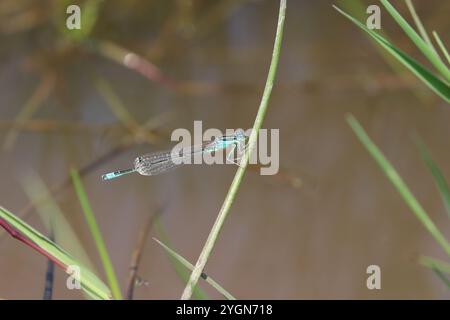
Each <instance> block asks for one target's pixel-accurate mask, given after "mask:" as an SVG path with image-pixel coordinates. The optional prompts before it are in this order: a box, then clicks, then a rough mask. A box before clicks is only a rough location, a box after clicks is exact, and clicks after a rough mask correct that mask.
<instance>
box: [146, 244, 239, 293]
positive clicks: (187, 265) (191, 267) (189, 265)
mask: <svg viewBox="0 0 450 320" xmlns="http://www.w3.org/2000/svg"><path fill="white" fill-rule="evenodd" d="M153 240H155V241H156V242H157V243H158V244H159V245H160V246H161V247H163V248H164V249H165V250H166V252H167V253H168V254H169V256H170V257H172V258H174V259H175V260H176V261H178V262H179V263H181V264H182V265H183V266H184V267H185V268H186V269H189V270H191V271H192V270H194V265H193V264H192V263H190V262H189V261H187V260H186V259H185V258H183V257H182V256H181V255H179V254H178V253H177V252H175V251H174V250H172V249H170V248H169V247H168V246H166V245H165V244H164V243H162V242H161V241H159V240H158V239H156V238H153ZM202 278H203V279H205V281H206V282H208V283H209V284H210V285H211V286H212V287H213V288H214V289H216V290H217V291H218V292H219V293H221V294H222V295H223V296H224V297H225V298H227V299H228V300H236V298H235V297H233V296H232V295H231V294H230V293H229V292H228V291H227V290H225V289H224V288H223V287H222V286H221V285H220V284H218V283H217V282H216V281H215V280H214V279H212V278H211V277H210V276H208V275H206V274H203V275H202Z"/></svg>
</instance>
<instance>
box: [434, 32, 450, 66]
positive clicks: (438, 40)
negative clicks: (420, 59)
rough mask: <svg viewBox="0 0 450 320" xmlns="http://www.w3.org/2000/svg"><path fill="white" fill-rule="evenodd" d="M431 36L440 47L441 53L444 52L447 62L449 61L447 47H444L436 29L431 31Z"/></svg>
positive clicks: (449, 56) (449, 55)
mask: <svg viewBox="0 0 450 320" xmlns="http://www.w3.org/2000/svg"><path fill="white" fill-rule="evenodd" d="M433 36H434V39H435V40H436V42H437V44H438V45H439V48H440V49H441V51H442V53H443V54H444V57H445V59H447V62H448V63H450V54H449V53H448V51H447V48H446V47H445V45H444V43H443V42H442V40H441V38H440V37H439V35H438V34H437V32H436V31H433Z"/></svg>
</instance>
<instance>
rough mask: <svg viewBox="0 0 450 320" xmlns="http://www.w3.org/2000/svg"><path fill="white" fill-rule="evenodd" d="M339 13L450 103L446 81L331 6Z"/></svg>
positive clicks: (449, 89)
mask: <svg viewBox="0 0 450 320" xmlns="http://www.w3.org/2000/svg"><path fill="white" fill-rule="evenodd" d="M333 7H334V8H335V9H336V10H337V11H338V12H339V13H341V14H342V15H343V16H345V17H346V18H347V19H349V20H350V21H352V22H353V23H354V24H356V25H357V26H358V27H360V28H361V29H362V30H364V31H365V32H367V33H368V34H369V35H370V36H371V37H372V38H373V39H374V40H375V41H376V42H378V44H379V45H381V46H382V47H383V48H384V49H386V50H387V51H388V52H389V53H391V54H392V55H393V56H394V57H395V58H396V59H397V60H398V61H400V62H401V63H402V64H403V65H404V66H405V67H407V68H408V69H409V70H410V71H411V72H412V73H413V74H414V75H416V77H418V78H419V79H420V80H422V82H423V83H425V84H426V85H427V86H428V87H429V88H430V89H431V90H433V91H434V92H435V93H436V94H438V95H439V96H440V97H441V98H443V99H444V100H445V101H447V102H448V103H450V87H449V85H448V84H447V83H445V82H444V81H442V80H441V79H439V78H438V77H436V76H435V75H434V74H433V73H431V72H430V71H429V70H428V69H426V68H425V67H424V66H422V65H421V64H420V63H419V62H417V61H416V60H414V59H413V58H411V57H410V56H408V55H407V54H406V53H404V52H403V51H401V50H400V49H398V48H397V47H395V46H394V45H393V44H391V43H390V42H389V41H387V40H386V39H385V38H383V37H382V36H380V35H379V34H378V33H376V32H374V31H372V30H370V29H368V28H367V27H366V26H365V25H364V24H362V23H361V22H359V21H358V20H356V19H355V18H353V17H352V16H350V15H349V14H347V13H345V12H344V11H342V10H341V9H339V8H338V7H336V6H333Z"/></svg>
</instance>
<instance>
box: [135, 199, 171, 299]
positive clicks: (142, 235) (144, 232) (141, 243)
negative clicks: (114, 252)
mask: <svg viewBox="0 0 450 320" xmlns="http://www.w3.org/2000/svg"><path fill="white" fill-rule="evenodd" d="M163 211H164V208H162V207H160V208H158V209H157V210H156V212H155V213H154V214H152V215H151V216H150V217H149V218H148V220H147V223H146V224H145V225H144V226H143V227H142V229H141V231H140V232H139V237H138V242H137V243H136V246H135V247H134V250H133V253H132V255H131V263H130V274H129V276H128V286H127V293H126V299H127V300H133V293H134V286H135V284H136V278H137V272H138V268H139V264H140V262H141V257H142V252H143V251H144V247H145V242H146V240H147V236H148V233H149V232H150V229H151V228H152V226H153V224H154V222H155V220H156V219H157V218H158V217H159V216H160V215H161V214H162V212H163Z"/></svg>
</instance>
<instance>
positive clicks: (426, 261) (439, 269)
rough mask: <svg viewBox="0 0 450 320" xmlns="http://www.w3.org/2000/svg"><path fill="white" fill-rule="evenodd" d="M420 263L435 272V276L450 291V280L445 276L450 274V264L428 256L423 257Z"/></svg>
mask: <svg viewBox="0 0 450 320" xmlns="http://www.w3.org/2000/svg"><path fill="white" fill-rule="evenodd" d="M419 263H420V264H421V265H423V266H425V267H427V268H430V269H431V270H433V272H434V274H436V276H437V277H438V278H439V279H440V280H441V281H442V282H443V283H444V284H445V285H446V286H447V287H448V288H449V289H450V280H449V279H448V278H447V276H446V275H445V274H446V273H447V274H450V264H449V263H447V262H444V261H441V260H438V259H434V258H431V257H426V256H421V257H420V258H419Z"/></svg>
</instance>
